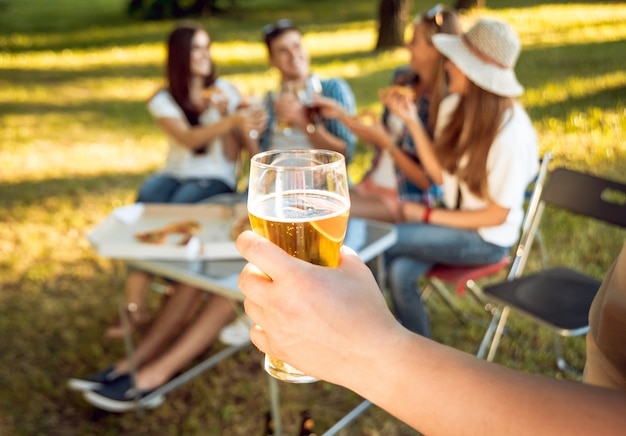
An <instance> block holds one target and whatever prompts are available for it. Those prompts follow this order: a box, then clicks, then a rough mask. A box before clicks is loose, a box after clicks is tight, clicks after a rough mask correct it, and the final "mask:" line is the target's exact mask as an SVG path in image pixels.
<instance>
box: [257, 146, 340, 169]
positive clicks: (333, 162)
mask: <svg viewBox="0 0 626 436" xmlns="http://www.w3.org/2000/svg"><path fill="white" fill-rule="evenodd" d="M287 153H289V154H291V155H301V156H302V155H325V156H332V157H334V158H335V159H334V160H331V161H329V162H322V163H318V164H317V165H312V166H299V165H284V166H283V165H281V166H277V165H274V164H271V163H264V162H260V161H259V159H262V158H264V157H267V156H271V155H277V154H287ZM341 163H345V157H344V155H343V154H341V153H339V152H338V151H334V150H321V149H308V150H267V151H262V152H260V153H257V154H255V155H254V156H252V158H250V164H251V165H254V166H256V167H258V168H263V169H268V168H272V169H274V170H275V171H289V170H294V169H298V170H302V171H306V170H309V169H310V170H319V169H320V167H323V166H327V165H337V164H341Z"/></svg>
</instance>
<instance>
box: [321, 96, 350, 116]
mask: <svg viewBox="0 0 626 436" xmlns="http://www.w3.org/2000/svg"><path fill="white" fill-rule="evenodd" d="M313 103H314V104H315V106H317V107H319V108H320V113H321V114H322V116H323V117H324V118H333V119H336V120H339V121H342V122H343V120H344V119H345V118H349V117H350V114H348V112H346V110H345V108H344V107H343V106H341V105H340V104H339V103H338V102H337V100H334V99H332V98H327V97H322V96H319V95H316V96H315V98H314V100H313Z"/></svg>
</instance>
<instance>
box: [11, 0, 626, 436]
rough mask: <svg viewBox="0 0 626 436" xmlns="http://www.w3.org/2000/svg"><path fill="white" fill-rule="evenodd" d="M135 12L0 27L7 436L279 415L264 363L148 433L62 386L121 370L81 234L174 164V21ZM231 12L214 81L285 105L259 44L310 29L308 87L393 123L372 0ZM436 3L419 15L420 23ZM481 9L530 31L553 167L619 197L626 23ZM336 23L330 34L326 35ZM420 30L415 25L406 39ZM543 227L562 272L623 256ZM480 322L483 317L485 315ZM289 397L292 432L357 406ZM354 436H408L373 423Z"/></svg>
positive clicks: (101, 265)
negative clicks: (170, 65)
mask: <svg viewBox="0 0 626 436" xmlns="http://www.w3.org/2000/svg"><path fill="white" fill-rule="evenodd" d="M126 3H127V0H89V1H80V0H54V1H49V0H28V1H26V0H4V1H3V0H0V8H2V7H4V5H5V4H6V5H9V4H10V6H11V8H13V9H0V89H2V92H0V105H1V106H2V111H1V112H0V162H2V167H1V169H0V185H1V189H0V222H2V225H0V277H1V278H0V289H1V291H0V307H2V308H3V310H2V311H1V313H0V333H2V334H3V335H4V336H3V337H6V338H7V340H5V341H4V342H7V341H8V343H9V345H8V346H7V345H6V344H4V342H3V343H2V344H0V350H1V351H2V353H0V355H2V357H1V363H2V365H0V367H2V368H5V370H4V371H3V370H0V385H2V386H3V387H4V388H5V389H3V390H2V392H0V410H2V412H0V433H2V434H4V433H5V428H6V433H7V434H161V433H163V432H170V433H171V434H174V433H175V432H178V433H181V434H182V433H185V434H204V433H206V432H202V430H207V429H209V430H214V429H215V431H216V432H219V429H222V430H223V431H222V434H253V432H252V431H247V429H250V428H252V429H253V430H254V431H256V428H258V427H259V425H257V424H260V423H262V420H263V413H264V411H265V410H267V397H266V393H265V391H264V390H265V389H266V388H267V381H266V378H265V377H264V374H263V372H262V369H261V366H260V363H259V362H260V355H259V353H257V352H255V351H251V352H242V353H241V354H240V355H238V356H237V357H235V358H233V359H229V360H227V361H225V362H223V364H220V366H219V367H218V368H216V369H215V370H213V371H211V372H210V373H207V374H206V375H203V377H199V378H197V379H195V380H194V381H193V383H188V384H187V385H185V386H184V387H183V388H181V389H179V390H177V391H175V392H172V393H171V394H170V395H168V401H167V403H166V404H165V405H164V406H162V407H161V408H159V409H157V410H155V411H152V412H150V413H151V414H150V416H149V417H148V418H149V419H143V420H138V419H137V417H136V416H134V415H133V414H127V415H115V416H113V415H107V416H100V417H99V418H98V419H94V416H95V415H94V414H93V413H92V409H91V408H90V407H88V406H86V405H85V404H84V403H83V401H82V398H80V396H76V397H71V398H70V397H69V396H68V392H67V391H66V390H65V389H63V386H64V383H65V381H66V379H67V377H69V376H73V375H81V374H88V373H90V372H92V371H93V370H97V369H101V368H99V366H100V365H101V364H109V363H110V362H111V361H112V360H113V359H114V358H116V357H117V356H120V355H121V353H122V346H121V345H119V344H110V343H103V342H102V341H101V336H102V331H103V329H104V327H105V326H106V325H108V324H107V323H109V322H110V321H111V320H112V318H113V315H114V311H115V307H114V302H115V301H116V300H117V298H119V297H120V296H121V294H122V292H121V284H120V281H119V280H117V279H118V277H116V276H114V271H115V270H114V269H113V268H112V262H110V261H109V260H107V259H103V258H100V257H99V256H98V255H97V253H96V252H95V251H94V250H93V249H92V247H91V246H90V244H89V242H88V240H87V238H86V233H87V232H88V231H89V230H90V229H91V228H93V227H94V226H96V225H97V224H98V223H99V222H101V220H102V219H103V218H104V217H106V216H107V215H108V214H109V213H110V212H111V210H112V209H114V208H116V207H120V206H123V205H126V204H128V203H131V202H133V201H134V200H135V195H136V192H137V188H138V187H139V186H140V184H141V183H142V182H143V180H145V178H146V177H147V175H148V174H150V173H151V172H152V171H153V170H155V169H156V168H158V167H160V166H161V165H162V162H163V160H164V156H165V153H166V149H167V140H166V138H165V135H164V134H163V133H162V131H161V130H160V129H158V127H157V126H156V124H155V122H154V120H153V119H152V118H151V117H150V115H149V113H148V111H147V109H146V106H145V102H146V101H147V99H148V98H149V97H150V95H151V94H152V93H154V92H155V91H156V90H157V88H159V87H160V86H162V85H163V83H164V79H163V63H164V60H165V59H164V57H165V50H164V41H165V37H166V35H167V33H168V32H169V30H170V29H171V28H172V26H173V21H164V22H134V21H131V20H130V19H129V18H128V17H125V16H123V15H121V14H120V13H119V12H118V9H120V8H123V6H124V5H125V4H126ZM223 3H226V2H223ZM237 3H238V4H239V5H241V8H242V9H241V10H238V11H237V14H236V15H234V14H233V15H228V14H226V15H224V16H220V17H216V18H214V17H211V18H206V19H205V18H203V19H202V23H203V24H205V25H207V27H208V28H209V30H210V32H211V36H212V38H213V45H212V54H213V58H214V61H215V63H216V65H217V67H218V71H219V74H220V75H221V76H223V77H225V78H227V79H229V80H231V81H233V83H235V84H236V86H237V87H238V88H239V89H240V90H241V91H242V92H244V93H250V94H254V95H257V96H261V95H262V94H263V93H264V92H265V91H267V90H272V89H275V88H276V85H277V83H278V80H279V78H278V74H277V72H276V71H275V70H273V69H270V68H268V66H267V54H266V50H265V47H264V45H263V44H262V43H261V42H260V29H261V27H262V25H263V24H262V23H265V22H269V21H272V20H275V19H276V18H279V17H283V16H287V15H289V16H291V17H292V18H295V19H296V20H297V21H298V23H299V24H301V25H302V28H303V29H305V30H311V32H309V33H307V34H306V35H305V46H306V47H307V49H308V50H309V52H310V54H311V57H312V65H313V69H314V71H315V72H316V73H317V74H319V75H320V76H323V77H342V78H345V79H346V80H347V81H348V82H349V84H350V85H351V86H352V88H353V90H354V93H355V96H356V98H357V103H358V109H359V110H363V109H366V108H368V109H373V110H375V111H380V110H381V104H380V102H379V100H378V98H377V95H376V91H377V89H379V88H380V87H383V86H386V85H387V84H388V83H389V80H390V75H391V72H392V71H393V69H394V68H395V67H397V66H399V65H402V64H404V63H406V62H407V60H408V54H407V52H406V50H404V49H402V48H399V49H396V50H391V51H385V52H373V51H372V49H373V47H374V43H375V38H376V23H375V21H374V17H375V3H377V2H372V1H369V0H346V1H344V2H336V1H330V0H317V1H302V2H278V1H276V2H274V1H273V0H254V1H252V0H250V1H240V2H237ZM432 3H433V2H427V1H425V0H415V1H414V2H412V4H413V5H414V7H413V9H416V10H426V9H427V7H429V6H431V5H432ZM487 3H488V5H489V6H490V7H493V8H494V9H487V10H485V11H481V12H479V13H472V14H469V15H467V16H464V17H463V18H462V19H463V22H464V25H466V26H468V25H469V24H470V23H472V22H473V21H474V20H475V19H476V18H477V16H479V15H481V16H483V15H488V16H495V17H499V18H502V19H506V20H508V21H509V22H511V23H512V24H513V26H514V27H515V28H516V29H517V31H518V32H519V34H520V36H521V39H522V43H523V52H522V55H521V56H520V61H519V63H518V66H517V68H516V73H517V74H518V77H519V78H520V81H521V82H522V84H523V85H524V86H525V87H526V93H525V94H524V95H523V96H522V97H521V102H522V103H523V105H524V106H525V107H526V108H527V109H528V112H529V114H530V116H531V119H532V120H533V123H534V125H535V127H536V129H537V133H538V136H539V142H540V149H541V152H545V151H548V150H550V151H552V152H553V153H554V154H555V159H554V162H553V167H556V166H561V165H565V166H568V167H572V168H576V169H579V170H582V171H586V172H591V173H595V174H600V175H603V176H608V177H612V178H615V179H617V180H621V181H624V180H625V174H626V134H625V132H626V68H625V66H624V61H623V54H624V52H626V5H625V4H623V2H622V3H619V2H612V3H602V4H601V3H595V2H594V3H592V2H589V3H580V2H574V3H570V4H540V5H538V6H531V7H524V6H521V5H522V4H524V5H525V4H529V3H532V4H538V3H541V2H540V1H539V0H533V1H532V2H531V1H530V0H529V1H528V2H513V1H511V0H489V1H488V2H487ZM266 5H270V6H271V7H269V8H266V7H265V6H266ZM74 6H75V7H74ZM496 6H497V7H498V8H496ZM505 6H506V8H505ZM116 8H117V9H116ZM350 8H353V9H350ZM289 11H293V13H291V12H289ZM346 11H347V12H346ZM322 13H323V14H325V15H323V16H324V17H326V18H324V19H320V18H319V17H320V15H319V14H322ZM353 14H356V17H355V16H354V15H353ZM47 15H50V18H49V22H48V21H46V20H47V19H48V16H47ZM7 29H9V30H7ZM411 31H412V29H411V25H409V26H407V36H408V35H409V34H410V32H411ZM371 154H372V148H371V147H367V146H364V145H362V144H359V147H358V153H357V155H356V156H355V157H354V158H353V160H352V163H351V165H350V167H349V172H350V175H351V177H352V178H353V180H355V181H356V180H359V179H360V178H361V177H362V175H363V173H364V171H365V170H366V169H367V168H368V167H369V165H370V162H371ZM545 221H546V226H545V227H542V232H543V234H544V243H545V244H546V246H547V248H548V250H549V254H550V259H549V260H550V262H553V263H559V262H561V261H563V262H564V263H566V264H568V265H573V266H579V267H580V268H581V269H583V270H584V271H585V272H588V273H590V274H593V275H594V276H597V277H601V276H602V275H603V273H604V271H605V270H606V269H607V268H608V266H609V265H610V264H611V262H612V259H613V258H614V255H615V254H616V253H617V252H618V251H619V249H620V247H621V244H622V242H623V239H624V234H623V231H619V230H616V229H615V228H609V227H608V226H598V225H593V224H591V225H583V224H582V223H581V222H580V221H578V220H576V219H573V220H572V219H567V218H566V217H563V216H562V215H560V214H559V213H554V211H552V210H550V209H548V210H547V211H546V220H545ZM539 266H540V265H539V259H538V258H537V257H534V258H531V260H530V261H529V265H528V267H527V271H532V270H536V269H537V268H539ZM459 300H463V299H459ZM460 303H461V304H466V303H467V299H465V300H464V301H460ZM474 306H476V305H474ZM428 307H429V310H430V311H431V319H432V320H433V323H434V331H435V336H436V338H437V339H438V340H441V341H443V342H446V343H448V344H450V345H452V346H455V347H458V348H460V349H463V350H467V351H470V352H473V351H474V349H475V347H476V346H477V345H478V342H479V340H480V337H482V332H483V329H482V327H483V326H482V325H478V324H477V325H472V326H463V325H461V324H460V323H459V322H458V321H457V320H456V319H455V318H454V316H453V315H452V314H451V313H450V311H449V310H448V309H447V308H446V307H445V306H444V305H443V304H442V303H441V302H440V301H438V300H437V299H435V298H433V299H431V300H429V305H428ZM475 309H476V310H477V316H482V311H481V308H477V307H475ZM508 329H509V331H508V332H507V335H506V336H505V337H504V339H503V342H502V345H501V347H500V350H499V352H498V356H497V362H498V363H502V364H504V365H507V366H511V367H514V368H516V369H520V370H523V371H530V372H537V373H541V374H545V375H548V376H553V377H562V376H561V375H560V373H559V372H558V371H557V370H556V369H554V363H553V356H552V350H551V339H550V337H548V336H547V335H546V334H545V332H543V331H538V330H535V329H532V328H530V327H529V325H527V324H525V323H522V322H520V321H519V320H518V319H515V318H513V319H512V320H511V322H510V324H509V325H508ZM578 339H580V338H578ZM568 352H569V353H570V357H571V358H572V360H573V361H574V362H576V363H577V364H578V365H581V364H582V362H583V361H584V342H583V341H574V343H573V346H572V347H571V349H569V350H568ZM241 381H244V382H245V383H241ZM216 392H217V393H219V395H216ZM281 396H282V397H283V399H285V401H283V411H284V416H285V418H286V419H285V423H286V428H288V429H294V428H295V426H296V425H297V424H298V423H297V422H296V421H297V420H298V412H299V411H300V410H301V409H302V408H303V407H304V406H303V405H311V408H312V409H313V413H314V416H315V417H316V424H318V425H320V429H325V428H328V427H329V426H330V425H331V424H332V423H333V422H334V421H335V420H336V419H338V418H339V417H341V416H343V415H344V414H345V413H346V412H347V411H348V410H350V409H351V407H354V406H355V405H356V404H358V401H359V400H360V398H358V396H357V395H356V394H353V393H351V392H347V391H345V390H342V389H341V388H338V387H334V386H332V385H329V384H324V383H317V384H315V385H312V386H307V387H303V386H284V385H283V386H281ZM33 398H34V399H35V400H33ZM230 399H233V401H229V400H230ZM320 399H323V400H321V401H320ZM225 417H226V418H227V419H226V418H225ZM230 421H233V422H234V423H235V424H233V425H235V426H236V429H237V430H239V431H230V432H228V431H227V430H224V429H231V428H232V427H228V426H229V425H231V422H230ZM211 426H213V427H211ZM192 428H193V429H194V430H191V429H192ZM198 428H200V429H201V430H200V431H196V432H195V433H194V431H195V430H197V429H198ZM242 429H244V430H242ZM63 430H66V431H63ZM185 430H189V431H185ZM316 430H317V427H316ZM293 431H294V432H295V430H293ZM215 434H218V433H215ZM294 434H295V433H294ZM346 434H359V435H378V434H389V435H400V434H402V435H408V434H414V432H409V431H408V430H407V428H406V427H405V426H403V425H402V424H399V423H398V422H397V421H396V420H395V419H393V418H391V417H390V416H389V415H387V414H386V413H385V412H383V411H381V410H380V409H377V408H372V409H371V410H369V411H368V412H367V413H366V414H364V415H363V416H362V417H360V418H359V420H358V422H355V423H354V424H353V425H352V427H351V428H350V430H348V432H347V433H346Z"/></svg>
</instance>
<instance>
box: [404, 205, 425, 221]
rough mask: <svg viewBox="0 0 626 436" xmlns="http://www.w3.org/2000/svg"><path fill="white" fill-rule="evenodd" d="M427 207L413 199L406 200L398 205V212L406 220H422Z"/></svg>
mask: <svg viewBox="0 0 626 436" xmlns="http://www.w3.org/2000/svg"><path fill="white" fill-rule="evenodd" d="M427 209H428V207H427V206H425V205H423V204H422V203H417V202H415V201H406V202H404V203H402V204H401V205H400V212H401V214H402V216H403V217H404V220H405V221H408V222H423V221H424V217H425V215H426V210H427Z"/></svg>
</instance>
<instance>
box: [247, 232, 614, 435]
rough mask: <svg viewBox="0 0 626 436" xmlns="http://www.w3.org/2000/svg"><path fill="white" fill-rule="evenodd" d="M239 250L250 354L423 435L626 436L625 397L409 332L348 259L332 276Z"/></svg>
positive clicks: (262, 245) (282, 257)
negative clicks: (335, 388)
mask: <svg viewBox="0 0 626 436" xmlns="http://www.w3.org/2000/svg"><path fill="white" fill-rule="evenodd" d="M237 248H238V249H239V251H240V252H241V253H242V254H243V256H244V257H245V258H246V259H247V260H248V261H249V262H251V263H250V264H248V265H247V266H246V267H245V268H244V270H243V272H242V273H241V275H240V278H239V287H240V289H241V291H242V292H243V293H244V294H245V296H246V299H245V301H244V305H245V310H246V313H247V314H248V315H249V316H250V318H251V319H252V321H253V322H254V325H253V327H252V329H251V332H250V337H251V339H252V341H253V342H254V344H255V345H256V346H257V347H259V349H260V350H261V351H264V352H267V353H270V354H271V355H273V356H275V357H277V358H279V359H283V360H286V361H287V362H289V363H291V364H292V365H294V366H295V367H297V368H299V369H300V370H302V371H304V372H305V373H307V374H309V375H311V376H313V377H316V378H318V379H322V380H327V381H329V382H332V383H336V384H339V385H342V386H344V387H346V388H348V389H351V390H353V391H355V392H357V393H358V394H359V395H361V396H363V397H365V398H367V399H369V400H371V401H372V402H374V403H375V404H377V405H378V406H380V407H382V408H383V409H385V410H387V411H388V412H389V413H391V414H393V415H394V416H396V417H397V418H399V419H401V420H402V421H404V422H406V423H407V424H408V425H410V426H412V427H413V428H415V429H417V430H419V431H420V432H423V433H425V434H429V435H437V434H442V435H450V434H455V435H457V434H459V435H460V434H484V435H488V434H498V435H499V434H507V435H526V434H528V435H533V436H534V435H543V434H545V435H554V434H620V433H621V432H623V430H624V428H626V414H625V413H624V411H625V410H626V393H624V392H622V391H617V390H609V389H604V388H599V387H593V386H588V385H583V384H580V383H575V382H568V381H561V380H556V379H552V378H547V377H544V376H538V375H531V374H526V373H521V372H517V371H514V370H511V369H507V368H504V367H501V366H498V365H495V364H492V363H487V362H485V361H482V360H479V359H477V358H475V357H473V356H471V355H468V354H465V353H463V352H461V351H459V350H455V349H452V348H449V347H447V346H444V345H441V344H438V343H436V342H433V341H431V340H428V339H426V338H423V337H420V336H418V335H416V334H414V333H412V332H409V331H408V330H406V329H405V328H404V327H402V326H401V325H400V324H399V323H398V322H397V321H396V320H395V319H394V318H393V316H392V315H391V313H390V312H389V310H388V308H387V306H386V303H385V300H384V298H383V296H382V294H381V292H380V290H379V288H378V285H377V284H376V281H375V279H374V277H373V276H372V274H371V272H370V271H369V269H368V268H367V267H366V265H364V264H363V263H362V262H361V261H360V259H359V258H358V257H357V256H356V254H354V253H353V252H351V250H349V249H343V252H342V257H341V262H340V265H339V267H338V268H327V267H321V266H316V265H312V264H309V263H307V262H304V261H301V260H298V259H295V258H293V257H291V256H289V255H288V254H286V253H285V252H284V251H282V250H281V249H280V248H278V247H277V246H276V245H274V244H272V243H271V242H269V241H268V240H266V239H264V238H262V237H261V236H259V235H256V234H254V233H252V232H249V231H248V232H244V233H242V235H241V236H240V237H239V238H238V239H237ZM357 302H358V304H355V303H357ZM259 326H261V327H259Z"/></svg>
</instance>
